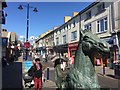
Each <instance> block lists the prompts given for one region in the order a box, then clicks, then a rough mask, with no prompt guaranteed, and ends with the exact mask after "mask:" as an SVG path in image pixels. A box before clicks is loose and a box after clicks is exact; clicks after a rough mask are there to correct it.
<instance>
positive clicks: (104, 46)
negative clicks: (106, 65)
mask: <svg viewBox="0 0 120 90" xmlns="http://www.w3.org/2000/svg"><path fill="white" fill-rule="evenodd" d="M80 42H81V43H82V49H83V51H84V52H85V53H90V52H89V51H91V52H94V51H97V52H99V53H100V54H102V55H104V54H106V53H108V52H109V45H108V43H107V42H104V41H102V40H100V39H99V38H98V36H97V35H94V34H93V33H92V32H91V31H90V30H83V31H80Z"/></svg>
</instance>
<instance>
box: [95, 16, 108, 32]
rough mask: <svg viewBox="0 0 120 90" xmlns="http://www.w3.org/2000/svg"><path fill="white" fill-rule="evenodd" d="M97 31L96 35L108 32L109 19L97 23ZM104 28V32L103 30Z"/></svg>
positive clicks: (102, 19)
mask: <svg viewBox="0 0 120 90" xmlns="http://www.w3.org/2000/svg"><path fill="white" fill-rule="evenodd" d="M96 26H97V31H96V33H102V32H106V31H107V30H108V17H104V18H101V19H99V20H97V21H96ZM101 27H102V28H103V30H102V29H101Z"/></svg>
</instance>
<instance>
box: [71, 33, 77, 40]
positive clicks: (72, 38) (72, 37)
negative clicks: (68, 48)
mask: <svg viewBox="0 0 120 90" xmlns="http://www.w3.org/2000/svg"><path fill="white" fill-rule="evenodd" d="M73 33H76V34H74V35H76V36H73ZM74 37H75V38H74ZM75 40H77V31H73V32H71V41H75Z"/></svg>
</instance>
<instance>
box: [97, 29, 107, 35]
mask: <svg viewBox="0 0 120 90" xmlns="http://www.w3.org/2000/svg"><path fill="white" fill-rule="evenodd" d="M106 32H107V30H105V31H102V32H96V35H98V34H102V33H106Z"/></svg>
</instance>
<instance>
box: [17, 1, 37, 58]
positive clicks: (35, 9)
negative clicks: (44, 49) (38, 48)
mask: <svg viewBox="0 0 120 90" xmlns="http://www.w3.org/2000/svg"><path fill="white" fill-rule="evenodd" d="M22 6H24V7H26V8H27V31H26V43H27V42H28V32H29V9H30V8H34V10H33V11H34V12H38V10H37V8H35V7H31V6H30V5H29V3H27V5H20V6H19V7H18V9H19V10H22V9H23V7H22ZM27 57H28V52H27V47H26V58H25V60H27Z"/></svg>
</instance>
